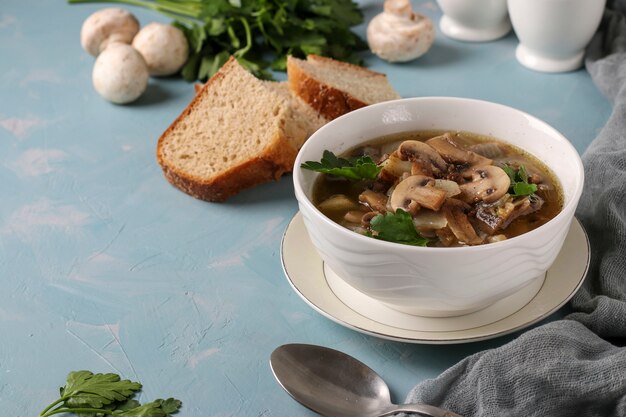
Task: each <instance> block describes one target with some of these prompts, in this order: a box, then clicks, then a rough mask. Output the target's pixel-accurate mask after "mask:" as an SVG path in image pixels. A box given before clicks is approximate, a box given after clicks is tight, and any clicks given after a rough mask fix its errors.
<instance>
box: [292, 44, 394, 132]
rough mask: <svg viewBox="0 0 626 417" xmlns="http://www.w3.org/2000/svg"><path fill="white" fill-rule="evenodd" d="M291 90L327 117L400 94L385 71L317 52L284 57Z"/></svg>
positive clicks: (333, 117)
mask: <svg viewBox="0 0 626 417" xmlns="http://www.w3.org/2000/svg"><path fill="white" fill-rule="evenodd" d="M287 74H288V79H289V88H290V89H291V91H292V92H293V93H294V94H295V95H296V96H298V97H300V98H301V99H302V100H304V101H305V102H306V103H307V104H309V105H310V106H311V107H313V108H314V109H315V110H317V111H318V113H319V114H320V115H321V116H322V117H324V118H326V119H328V120H332V119H335V118H337V117H339V116H341V115H343V114H346V113H348V112H350V111H352V110H356V109H358V108H361V107H365V106H367V105H369V104H374V103H379V102H381V101H387V100H393V99H397V98H400V95H399V94H398V93H397V92H396V91H395V90H394V89H393V87H392V86H391V85H390V84H389V81H388V80H387V76H386V75H385V74H381V73H379V72H374V71H370V70H368V69H366V68H362V67H359V66H357V65H352V64H348V63H345V62H341V61H336V60H334V59H331V58H325V57H321V56H317V55H309V56H308V57H307V60H306V61H304V60H302V59H298V58H294V57H292V56H289V57H288V58H287Z"/></svg>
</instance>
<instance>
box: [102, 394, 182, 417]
mask: <svg viewBox="0 0 626 417" xmlns="http://www.w3.org/2000/svg"><path fill="white" fill-rule="evenodd" d="M181 405H182V403H181V402H180V401H178V400H177V399H175V398H168V399H167V400H161V399H158V400H155V401H153V402H151V403H146V404H143V405H140V406H139V407H135V408H131V409H130V410H116V411H115V412H113V416H116V417H171V415H172V414H175V413H177V412H178V410H179V409H180V407H181Z"/></svg>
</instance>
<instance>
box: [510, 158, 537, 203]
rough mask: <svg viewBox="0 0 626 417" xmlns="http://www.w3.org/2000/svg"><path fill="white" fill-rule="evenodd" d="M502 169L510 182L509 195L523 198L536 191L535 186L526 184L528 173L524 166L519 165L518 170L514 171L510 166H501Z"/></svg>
mask: <svg viewBox="0 0 626 417" xmlns="http://www.w3.org/2000/svg"><path fill="white" fill-rule="evenodd" d="M502 169H503V170H504V172H506V175H508V176H509V179H510V180H511V185H510V186H509V194H511V195H512V196H513V197H523V196H527V195H531V194H533V193H535V192H536V191H537V185H535V184H530V183H528V173H527V172H526V168H525V167H524V165H520V167H519V168H518V169H515V168H514V167H513V166H511V165H508V164H503V165H502Z"/></svg>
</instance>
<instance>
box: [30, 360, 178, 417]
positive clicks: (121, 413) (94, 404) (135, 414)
mask: <svg viewBox="0 0 626 417" xmlns="http://www.w3.org/2000/svg"><path fill="white" fill-rule="evenodd" d="M140 389H141V384H140V383H138V382H132V381H128V380H122V379H121V378H120V377H119V375H116V374H94V373H92V372H89V371H76V372H70V373H69V375H68V376H67V382H66V384H65V386H63V387H62V388H61V389H60V390H59V391H60V398H58V399H57V400H55V401H53V402H52V403H51V404H50V405H48V407H46V408H45V409H44V410H43V411H42V412H41V413H39V417H50V416H52V415H55V414H60V413H73V414H75V415H77V416H81V417H106V416H118V417H171V415H172V414H175V413H177V412H178V410H179V409H180V407H181V405H182V403H181V402H180V401H179V400H177V399H175V398H168V399H166V400H162V399H158V400H155V401H153V402H151V403H147V404H143V405H142V404H140V403H139V402H138V401H136V400H134V399H132V397H133V396H134V395H135V393H136V392H137V391H138V390H140Z"/></svg>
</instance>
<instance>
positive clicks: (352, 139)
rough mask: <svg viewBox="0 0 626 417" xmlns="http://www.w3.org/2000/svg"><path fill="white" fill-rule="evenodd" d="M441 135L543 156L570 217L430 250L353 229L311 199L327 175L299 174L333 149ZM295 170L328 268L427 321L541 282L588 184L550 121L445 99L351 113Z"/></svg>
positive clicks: (313, 144)
mask: <svg viewBox="0 0 626 417" xmlns="http://www.w3.org/2000/svg"><path fill="white" fill-rule="evenodd" d="M434 129H446V130H462V131H469V132H474V133H479V134H483V135H490V136H493V137H495V138H498V139H500V140H503V141H506V142H510V143H512V144H515V145H517V146H518V147H520V148H523V149H525V150H526V151H528V152H530V153H531V154H533V155H535V156H536V157H538V158H539V159H541V160H542V161H544V162H545V163H546V164H547V165H548V166H549V167H550V168H551V169H552V170H553V171H554V173H555V175H556V176H557V177H558V179H559V180H560V182H561V186H562V187H563V192H564V200H565V201H564V207H563V210H562V211H561V213H560V214H558V215H557V216H556V217H555V218H554V219H552V220H550V221H549V222H548V223H546V224H545V225H543V226H541V227H540V228H538V229H535V230H533V231H531V232H528V233H525V234H523V235H521V236H518V237H515V238H512V239H509V240H505V241H502V242H498V243H490V244H485V245H481V246H472V247H458V248H424V247H414V246H408V245H401V244H397V243H391V242H385V241H381V240H377V239H373V238H370V237H367V236H362V235H360V234H358V233H355V232H352V231H350V230H348V229H346V228H344V227H342V226H340V225H338V224H336V223H335V222H333V221H332V220H330V219H329V218H327V217H326V216H324V215H323V214H322V213H321V212H320V211H319V210H318V209H317V208H316V207H315V206H314V205H313V203H312V202H311V194H312V188H313V184H314V182H315V180H316V178H317V176H318V175H319V174H318V173H316V172H313V171H309V170H304V169H302V168H299V167H300V164H302V163H303V162H305V161H318V160H319V159H320V158H321V156H322V153H323V151H324V150H325V149H328V150H331V151H333V152H334V153H336V154H341V153H343V152H345V151H347V150H349V149H351V148H354V147H355V146H356V145H359V144H361V143H363V142H367V141H369V140H371V139H375V138H378V137H380V136H384V135H388V134H393V133H399V132H407V131H415V130H434ZM295 167H296V168H295V169H294V175H293V179H294V186H295V193H296V198H297V200H298V204H299V208H300V211H301V212H302V215H303V219H304V223H305V226H306V228H307V231H308V233H309V236H310V238H311V241H312V243H313V245H314V246H315V247H316V249H317V250H318V252H319V254H320V256H321V258H322V259H323V261H324V262H325V263H326V264H327V265H328V266H329V267H330V268H331V269H332V270H333V271H334V272H336V273H337V274H338V275H339V276H340V277H341V278H343V280H345V281H346V282H347V283H348V284H350V285H351V286H352V287H354V288H356V289H357V290H359V291H361V292H362V293H364V294H366V295H368V296H370V297H372V298H374V299H376V300H378V301H381V302H383V303H385V304H386V305H388V306H389V307H392V308H394V309H396V310H400V311H404V312H407V313H410V314H416V315H424V316H454V315H460V314H465V313H468V312H471V311H476V310H479V309H482V308H484V307H486V306H488V305H490V304H492V303H494V302H495V301H497V300H499V299H501V298H503V297H506V296H508V295H510V294H513V293H514V292H516V291H518V290H521V289H522V288H524V287H526V286H528V285H529V284H531V283H533V282H535V283H536V281H537V280H539V279H543V277H544V275H545V272H546V271H547V270H548V268H549V267H550V265H551V264H552V263H553V262H554V259H555V258H556V256H557V254H558V253H559V251H560V249H561V246H562V245H563V242H564V239H565V236H566V234H567V231H568V230H569V226H570V223H571V221H572V218H573V216H574V211H575V209H576V205H577V204H578V200H579V198H580V195H581V192H582V188H583V181H584V178H583V177H584V174H583V166H582V162H581V160H580V157H579V155H578V153H577V151H576V150H575V149H574V147H573V146H572V145H571V144H570V142H569V141H568V140H567V139H566V138H565V137H563V135H561V134H560V133H559V132H558V131H556V130H555V129H554V128H552V127H550V126H549V125H547V124H546V123H544V122H542V121H541V120H538V119H537V118H535V117H533V116H531V115H529V114H526V113H524V112H522V111H519V110H516V109H513V108H510V107H506V106H503V105H500V104H495V103H489V102H485V101H479V100H471V99H463V98H447V97H424V98H411V99H402V100H394V101H389V102H385V103H380V104H375V105H372V106H368V107H365V108H362V109H359V110H356V111H353V112H351V113H348V114H347V115H345V116H342V117H340V118H338V119H335V120H334V121H332V122H330V123H328V124H327V125H326V126H324V127H322V128H321V129H320V130H318V131H317V132H316V133H315V134H313V136H311V138H309V139H308V141H307V142H306V143H305V144H304V146H303V147H302V149H301V150H300V153H299V154H298V157H297V159H296V163H295Z"/></svg>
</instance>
